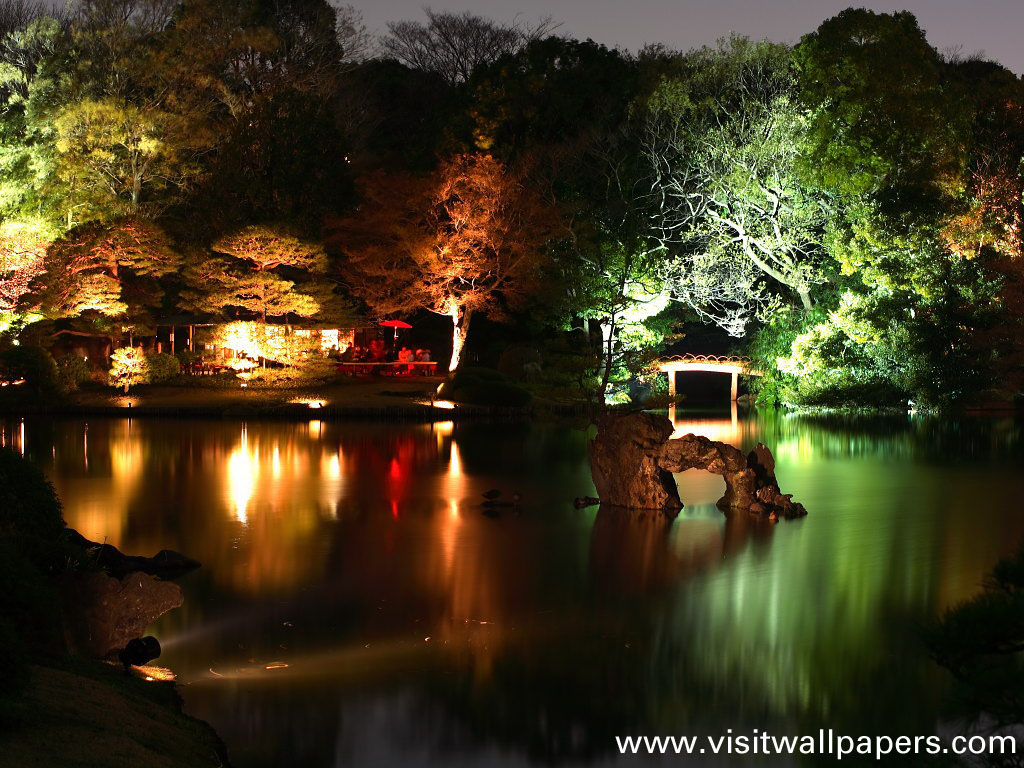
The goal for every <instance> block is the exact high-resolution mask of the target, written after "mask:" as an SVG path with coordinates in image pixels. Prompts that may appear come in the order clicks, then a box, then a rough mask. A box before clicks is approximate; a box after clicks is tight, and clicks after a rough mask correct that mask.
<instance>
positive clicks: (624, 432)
mask: <svg viewBox="0 0 1024 768" xmlns="http://www.w3.org/2000/svg"><path fill="white" fill-rule="evenodd" d="M671 434H672V422H671V421H669V420H668V419H667V418H665V417H664V416H657V415H655V414H651V413H632V414H628V415H617V414H609V415H606V416H604V417H603V418H602V419H601V420H600V421H599V423H598V431H597V435H596V436H595V437H594V439H593V440H592V441H591V442H590V470H591V473H592V475H593V477H594V485H595V486H597V492H598V495H599V496H600V498H601V502H602V503H604V504H609V505H613V506H620V507H629V508H631V509H660V510H664V511H666V512H668V513H670V514H675V513H676V512H677V511H678V510H679V509H680V508H681V507H682V506H683V505H682V502H681V501H680V500H679V490H678V488H677V487H676V483H675V479H674V478H673V477H672V473H673V472H683V471H685V470H687V469H706V470H707V471H709V472H713V473H715V474H716V475H722V477H723V478H724V479H725V495H724V496H723V497H722V498H721V499H719V501H718V506H719V507H721V508H723V509H727V510H734V511H746V512H753V513H756V514H763V515H768V516H771V517H800V516H802V515H806V514H807V510H806V509H804V507H803V505H802V504H797V503H795V502H794V501H793V496H792V494H784V493H782V492H781V490H780V489H779V484H778V481H777V480H776V479H775V459H774V458H773V457H772V454H771V451H769V450H768V448H767V446H765V445H763V444H761V443H758V444H757V446H756V447H755V448H754V450H753V451H751V452H750V453H749V454H748V455H746V456H744V455H743V452H742V451H740V450H739V449H738V448H736V447H734V446H732V445H729V444H728V443H720V442H718V441H715V440H709V439H708V438H706V437H702V436H700V435H684V436H683V437H679V438H676V439H674V440H670V439H669V437H670V435H671Z"/></svg>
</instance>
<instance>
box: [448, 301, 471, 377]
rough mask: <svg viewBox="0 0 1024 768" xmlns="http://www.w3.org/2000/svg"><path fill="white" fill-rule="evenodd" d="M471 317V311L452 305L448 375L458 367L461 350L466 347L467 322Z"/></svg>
mask: <svg viewBox="0 0 1024 768" xmlns="http://www.w3.org/2000/svg"><path fill="white" fill-rule="evenodd" d="M472 316H473V310H471V309H463V308H462V307H460V306H458V305H457V304H452V310H451V317H452V359H451V362H449V363H448V373H451V372H452V371H454V370H455V369H456V368H458V367H459V361H460V359H461V358H462V348H463V347H464V346H466V334H467V333H468V332H469V321H470V319H471V318H472Z"/></svg>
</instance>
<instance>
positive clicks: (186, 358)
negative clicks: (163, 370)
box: [175, 349, 203, 367]
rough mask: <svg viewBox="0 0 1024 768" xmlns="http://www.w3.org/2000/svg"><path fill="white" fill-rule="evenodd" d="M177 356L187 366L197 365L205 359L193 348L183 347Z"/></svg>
mask: <svg viewBox="0 0 1024 768" xmlns="http://www.w3.org/2000/svg"><path fill="white" fill-rule="evenodd" d="M175 357H177V358H178V362H179V363H181V364H182V365H183V366H185V367H188V366H190V365H195V364H196V363H200V362H202V360H203V356H202V355H201V354H199V353H198V352H196V351H195V350H192V349H182V350H180V351H179V352H178V353H177V354H176V355H175Z"/></svg>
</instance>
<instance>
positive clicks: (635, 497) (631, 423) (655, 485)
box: [589, 413, 683, 509]
mask: <svg viewBox="0 0 1024 768" xmlns="http://www.w3.org/2000/svg"><path fill="white" fill-rule="evenodd" d="M671 434H672V422H670V421H669V420H668V419H666V418H665V417H664V416H656V415H654V414H652V413H634V414H630V415H629V416H616V415H607V416H604V417H602V418H601V419H600V421H599V422H598V425H597V435H596V436H595V437H594V439H593V440H591V441H590V445H589V452H590V472H591V474H592V475H593V477H594V485H595V486H596V487H597V495H598V497H599V498H600V499H601V502H602V503H604V504H608V505H611V506H619V507H633V508H636V509H679V508H681V507H682V506H683V504H682V502H681V501H679V490H678V489H677V488H676V482H675V479H674V478H673V477H672V473H671V472H670V471H668V470H666V469H664V468H663V467H660V466H659V465H658V452H659V450H660V448H661V446H662V445H663V444H664V442H665V441H666V440H667V439H668V438H669V435H671Z"/></svg>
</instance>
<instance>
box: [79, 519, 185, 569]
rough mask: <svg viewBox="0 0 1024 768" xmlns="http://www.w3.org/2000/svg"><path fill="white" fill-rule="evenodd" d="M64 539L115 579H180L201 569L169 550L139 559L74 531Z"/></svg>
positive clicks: (183, 556) (178, 553)
mask: <svg viewBox="0 0 1024 768" xmlns="http://www.w3.org/2000/svg"><path fill="white" fill-rule="evenodd" d="M65 536H67V538H68V541H70V542H71V543H72V544H75V545H77V546H79V547H81V548H82V549H84V550H85V551H86V552H87V553H88V554H89V556H90V558H91V559H92V561H93V562H94V563H95V564H96V565H97V566H98V567H99V568H100V569H101V570H103V571H105V572H106V573H109V574H110V575H111V576H113V577H115V578H121V577H122V576H127V575H128V574H129V573H135V572H137V571H141V572H142V573H148V574H150V575H152V576H156V577H157V578H160V579H177V578H178V577H180V576H184V575H185V574H186V573H188V572H189V571H192V570H195V569H196V568H198V567H199V566H200V563H199V562H198V561H196V560H193V559H192V558H190V557H186V556H185V555H183V554H181V553H180V552H175V551H174V550H170V549H161V550H160V551H159V552H157V553H156V554H155V555H154V556H153V557H138V556H136V555H126V554H124V553H123V552H121V551H120V550H119V549H118V548H117V547H115V546H113V545H111V544H99V543H98V542H95V541H90V540H89V539H87V538H85V537H84V536H83V535H82V534H80V533H79V532H78V531H76V530H75V529H74V528H68V529H66V532H65Z"/></svg>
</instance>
